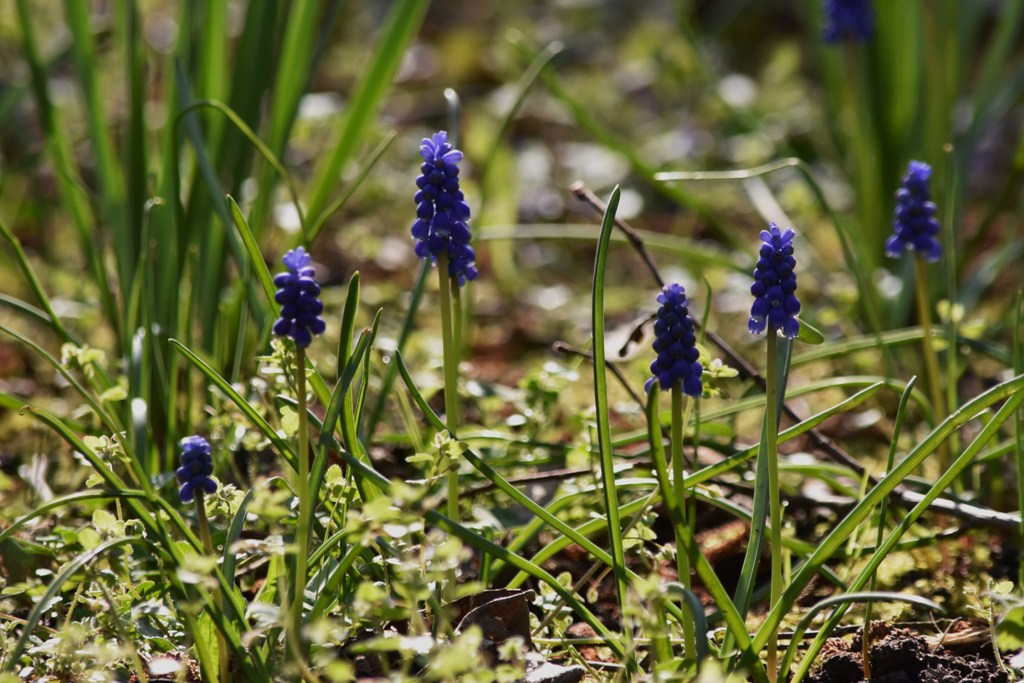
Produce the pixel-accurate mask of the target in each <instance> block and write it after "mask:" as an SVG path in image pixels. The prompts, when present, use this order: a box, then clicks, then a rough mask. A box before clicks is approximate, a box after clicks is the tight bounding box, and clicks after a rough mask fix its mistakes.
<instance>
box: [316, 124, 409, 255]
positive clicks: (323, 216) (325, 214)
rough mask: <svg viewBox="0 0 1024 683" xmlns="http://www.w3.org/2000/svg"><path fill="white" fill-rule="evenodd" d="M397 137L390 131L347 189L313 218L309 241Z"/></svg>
mask: <svg viewBox="0 0 1024 683" xmlns="http://www.w3.org/2000/svg"><path fill="white" fill-rule="evenodd" d="M396 137H398V134H397V133H395V132H394V131H391V132H390V133H388V134H387V135H386V136H385V137H384V139H383V140H381V142H380V144H379V145H377V146H376V147H375V148H374V149H373V151H372V152H370V155H369V156H368V157H367V158H366V161H364V162H363V165H362V167H361V168H360V169H359V172H358V173H357V174H356V176H355V178H354V179H353V180H352V182H351V183H349V185H348V187H346V188H345V191H344V192H342V193H341V194H340V195H339V196H338V198H337V199H335V200H334V201H332V202H331V203H330V204H329V205H328V206H327V207H326V208H325V209H324V210H323V211H321V212H320V213H319V214H318V215H317V216H316V218H314V219H313V222H312V223H310V225H309V229H308V230H307V231H306V239H307V240H309V242H312V241H313V240H315V239H316V238H317V236H318V235H319V234H320V232H321V231H322V230H323V229H324V225H325V224H326V223H327V219H328V218H330V217H331V216H333V215H334V214H335V213H337V212H338V211H339V210H341V207H343V206H345V204H346V203H347V202H348V200H349V199H351V198H352V195H354V194H355V193H356V190H358V189H359V188H360V186H362V184H363V182H364V181H365V180H366V178H367V177H368V176H369V175H370V171H372V170H373V168H374V166H376V165H377V162H378V161H380V160H381V157H383V156H384V152H386V151H387V149H388V147H390V146H391V143H392V142H394V141H395V138H396Z"/></svg>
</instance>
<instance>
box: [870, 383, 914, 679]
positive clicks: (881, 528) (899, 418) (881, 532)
mask: <svg viewBox="0 0 1024 683" xmlns="http://www.w3.org/2000/svg"><path fill="white" fill-rule="evenodd" d="M916 382H917V377H911V378H910V381H909V382H907V388H906V389H905V390H904V391H903V396H901V397H900V403H899V407H898V408H897V409H896V420H895V422H894V424H893V432H892V441H890V442H889V458H888V460H886V464H885V473H886V474H889V472H891V471H892V467H893V464H894V463H895V462H896V444H897V443H898V442H899V438H900V431H901V430H902V427H903V418H904V416H905V415H906V411H907V404H908V403H910V395H911V393H912V392H913V390H914V384H915V383H916ZM888 512H889V499H888V498H883V499H882V503H881V505H880V506H879V508H878V536H877V539H876V540H875V548H876V549H877V548H881V547H882V542H883V541H884V540H885V518H886V517H887V516H888ZM876 578H877V576H876V575H875V573H874V572H872V574H871V580H870V581H869V583H868V592H869V593H874V592H875V583H876ZM871 605H872V602H871V600H867V603H866V604H865V605H864V633H863V634H861V643H862V646H861V660H862V661H863V662H864V680H868V681H870V680H871V658H870V657H869V655H870V651H871Z"/></svg>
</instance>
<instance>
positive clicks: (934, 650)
mask: <svg viewBox="0 0 1024 683" xmlns="http://www.w3.org/2000/svg"><path fill="white" fill-rule="evenodd" d="M882 630H883V633H882V634H880V638H879V640H878V642H876V643H874V644H873V645H872V646H871V651H870V664H871V678H870V679H865V678H864V667H863V660H862V657H861V639H860V636H858V637H856V638H854V639H853V641H852V642H850V641H846V640H842V639H840V638H831V639H829V640H828V641H827V642H826V644H825V648H824V649H823V650H822V653H821V655H819V657H818V661H819V663H818V665H817V667H816V668H815V670H814V671H813V672H812V674H811V677H810V681H811V683H862V682H864V681H870V682H871V683H1010V677H1009V676H1008V675H1007V673H1006V672H1005V671H1003V669H1002V668H1001V667H1000V666H999V664H998V663H997V662H996V660H995V655H994V653H993V651H992V646H991V641H990V640H986V639H978V640H977V641H976V645H975V646H974V647H968V648H965V647H963V642H964V641H963V640H962V639H961V640H960V641H959V642H960V646H959V647H956V648H955V650H954V648H953V647H946V646H944V645H942V644H941V640H940V641H937V642H935V643H934V644H933V643H932V642H931V640H932V639H930V638H926V637H925V636H922V635H920V634H917V633H915V632H913V631H909V630H906V629H897V628H891V627H883V629H882Z"/></svg>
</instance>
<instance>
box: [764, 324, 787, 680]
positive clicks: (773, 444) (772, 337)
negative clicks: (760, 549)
mask: <svg viewBox="0 0 1024 683" xmlns="http://www.w3.org/2000/svg"><path fill="white" fill-rule="evenodd" d="M777 345H778V334H777V333H776V331H775V330H773V329H769V330H768V367H767V370H766V375H765V383H766V387H767V393H768V395H767V399H766V402H765V407H764V410H765V419H764V425H765V430H766V432H765V443H766V444H767V447H766V449H765V453H764V454H763V455H764V457H765V458H767V461H768V468H767V469H768V517H769V520H770V522H771V551H772V556H771V562H772V577H771V607H772V608H774V607H775V605H777V604H779V601H780V600H781V599H782V500H781V498H780V494H779V462H778V457H779V454H778V450H779V443H778V442H779V427H778V424H779V421H778V416H777V414H776V410H777V406H778V395H779V368H778V366H777V365H776V363H775V355H776V354H775V350H776V346H777ZM778 645H779V633H778V629H776V630H774V631H772V634H771V637H770V638H769V639H768V667H767V668H768V680H769V681H771V682H772V683H774V682H775V680H776V679H777V678H778V674H779V661H778V658H779V652H778ZM783 676H785V673H783Z"/></svg>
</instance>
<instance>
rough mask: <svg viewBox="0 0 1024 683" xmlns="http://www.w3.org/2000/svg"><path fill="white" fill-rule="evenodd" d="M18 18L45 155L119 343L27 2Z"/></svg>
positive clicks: (83, 196) (20, 3)
mask: <svg viewBox="0 0 1024 683" xmlns="http://www.w3.org/2000/svg"><path fill="white" fill-rule="evenodd" d="M17 8H18V19H19V23H20V27H21V36H22V39H23V47H24V53H25V61H26V63H27V64H28V67H29V71H30V72H31V74H32V92H33V93H34V95H35V101H36V109H37V110H38V111H39V118H40V124H41V125H42V128H43V131H44V132H45V133H46V141H47V145H46V147H47V153H48V155H49V156H50V159H51V161H52V163H53V165H54V169H55V171H56V176H57V184H58V187H59V188H60V197H61V202H62V203H63V205H64V207H65V208H66V209H67V211H68V212H69V213H70V214H71V218H72V223H73V225H74V226H75V231H76V232H77V233H78V238H79V242H80V243H81V247H82V251H83V253H84V254H85V255H86V261H87V262H88V264H89V271H90V274H91V275H92V278H93V280H94V281H95V282H96V285H97V287H98V288H99V291H100V302H101V305H102V307H103V312H104V314H105V315H106V317H107V320H108V322H109V323H110V325H111V327H112V328H113V329H114V331H115V334H116V336H117V339H118V340H119V341H120V340H121V320H120V313H119V311H118V308H117V303H116V301H115V300H114V295H113V292H112V290H111V288H110V281H109V279H108V277H107V271H106V268H105V266H104V263H103V253H102V251H101V250H100V249H99V245H98V243H97V241H96V239H95V234H94V226H93V219H92V215H91V209H90V206H89V201H88V194H87V193H86V191H85V189H84V185H83V183H82V182H81V179H80V178H79V177H78V174H77V173H76V172H75V171H74V166H73V163H72V159H73V158H74V157H73V155H72V152H71V142H70V140H69V139H68V136H67V133H66V129H65V127H64V126H63V125H62V124H61V122H60V118H59V116H58V113H57V110H56V109H55V108H54V106H53V103H52V101H51V100H50V90H49V80H50V79H49V77H48V75H47V71H46V69H45V68H44V66H43V64H42V61H41V60H40V58H39V54H38V51H37V49H36V41H35V30H34V29H33V27H32V19H31V16H30V12H29V7H28V2H27V0H17Z"/></svg>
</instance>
